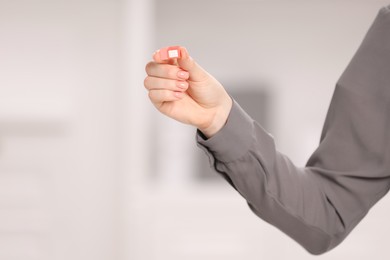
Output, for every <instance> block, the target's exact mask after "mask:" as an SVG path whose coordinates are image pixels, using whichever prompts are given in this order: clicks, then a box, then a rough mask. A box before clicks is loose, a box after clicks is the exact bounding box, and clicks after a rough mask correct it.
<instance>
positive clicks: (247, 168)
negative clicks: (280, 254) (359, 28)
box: [197, 6, 390, 254]
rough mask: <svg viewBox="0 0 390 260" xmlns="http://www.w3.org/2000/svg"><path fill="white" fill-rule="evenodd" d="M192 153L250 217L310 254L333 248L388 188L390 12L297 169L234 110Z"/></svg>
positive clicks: (341, 84) (340, 86)
mask: <svg viewBox="0 0 390 260" xmlns="http://www.w3.org/2000/svg"><path fill="white" fill-rule="evenodd" d="M197 142H198V145H199V146H200V147H201V148H202V149H204V150H205V151H206V153H207V154H208V155H209V157H210V159H211V160H210V161H211V163H212V166H213V167H214V168H215V170H216V171H217V172H219V173H221V174H222V176H224V177H225V178H226V180H228V181H229V183H230V184H231V185H232V186H233V187H234V188H235V189H236V190H237V191H238V192H239V193H240V194H241V195H242V196H243V197H244V198H245V199H246V201H247V202H248V205H249V207H250V208H251V209H252V211H253V212H254V213H255V214H256V215H258V216H259V217H260V218H262V219H263V220H265V221H267V222H268V223H270V224H272V225H274V226H276V227H277V228H279V229H280V230H282V231H283V232H285V233H286V234H287V235H289V236H290V237H291V238H293V239H294V240H295V241H297V242H298V243H299V244H301V245H302V246H303V247H304V248H305V249H306V250H308V251H309V252H310V253H312V254H321V253H324V252H326V251H328V250H330V249H332V248H334V247H335V246H337V245H338V244H339V243H340V242H341V241H343V239H344V238H345V237H346V236H347V235H348V234H349V233H350V232H351V230H352V229H353V228H354V227H355V226H356V225H357V224H358V223H359V221H360V220H361V219H362V218H363V217H364V216H365V215H366V214H367V212H368V211H369V209H370V208H371V207H372V206H373V205H374V204H375V203H376V202H377V201H378V200H379V199H380V198H382V197H383V196H384V195H385V194H386V193H387V191H388V190H389V187H390V6H388V7H384V8H382V9H381V10H380V11H379V14H378V16H377V17H376V19H375V21H374V23H373V24H372V26H371V28H370V30H369V31H368V33H367V35H366V37H365V38H364V40H363V42H362V44H361V46H360V48H359V49H358V51H357V53H356V54H355V56H354V57H353V59H352V61H351V62H350V64H349V65H348V67H347V69H346V70H345V72H344V73H343V74H342V76H341V78H340V79H339V81H338V82H337V85H336V88H335V92H334V95H333V98H332V101H331V105H330V107H329V111H328V114H327V118H326V120H325V124H324V128H323V133H322V136H321V142H320V145H319V147H318V149H317V150H316V151H315V152H314V153H313V155H312V156H311V158H310V159H309V160H308V163H307V165H306V167H304V168H298V167H296V166H294V164H293V163H292V162H291V161H290V160H289V159H288V158H287V157H286V156H285V155H283V154H281V153H279V152H278V151H277V150H276V149H275V144H274V141H273V138H272V137H271V136H270V135H269V134H268V133H267V132H266V131H265V130H264V129H263V128H262V127H261V126H260V125H259V124H257V123H256V122H254V121H253V120H252V119H251V118H250V117H249V116H248V115H247V114H246V113H245V112H244V111H243V110H242V109H241V108H240V106H239V105H238V104H237V103H236V102H234V104H233V107H232V110H231V112H230V115H229V118H228V121H227V123H226V125H225V126H224V127H223V128H222V129H221V130H220V131H219V132H218V133H217V134H216V135H215V136H213V137H212V138H210V139H207V140H206V139H205V138H204V137H203V135H202V134H201V133H200V132H199V131H198V134H197Z"/></svg>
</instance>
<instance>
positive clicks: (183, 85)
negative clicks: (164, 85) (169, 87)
mask: <svg viewBox="0 0 390 260" xmlns="http://www.w3.org/2000/svg"><path fill="white" fill-rule="evenodd" d="M176 85H177V86H178V87H179V88H182V89H186V88H187V83H186V82H183V81H178V82H177V83H176Z"/></svg>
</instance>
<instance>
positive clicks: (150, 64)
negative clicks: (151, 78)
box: [145, 61, 154, 75]
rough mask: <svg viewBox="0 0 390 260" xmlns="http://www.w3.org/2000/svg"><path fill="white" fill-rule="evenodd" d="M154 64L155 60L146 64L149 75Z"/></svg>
mask: <svg viewBox="0 0 390 260" xmlns="http://www.w3.org/2000/svg"><path fill="white" fill-rule="evenodd" d="M153 65H154V62H152V61H150V62H148V63H147V64H146V66H145V71H146V73H147V74H148V75H149V74H150V72H151V69H152V67H153Z"/></svg>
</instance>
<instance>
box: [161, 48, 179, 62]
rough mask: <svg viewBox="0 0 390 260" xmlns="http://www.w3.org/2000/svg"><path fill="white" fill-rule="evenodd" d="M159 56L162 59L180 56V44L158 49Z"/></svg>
mask: <svg viewBox="0 0 390 260" xmlns="http://www.w3.org/2000/svg"><path fill="white" fill-rule="evenodd" d="M160 58H161V59H162V60H169V59H175V58H180V46H170V47H165V48H162V49H160Z"/></svg>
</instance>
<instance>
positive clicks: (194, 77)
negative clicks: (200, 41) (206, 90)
mask: <svg viewBox="0 0 390 260" xmlns="http://www.w3.org/2000/svg"><path fill="white" fill-rule="evenodd" d="M169 48H171V47H165V48H162V49H160V50H157V51H156V52H155V53H154V54H153V60H154V61H155V62H156V63H158V64H166V65H168V64H169V65H171V66H174V67H177V68H181V69H182V70H184V71H187V72H189V79H190V80H191V81H204V80H206V79H207V78H208V77H209V74H208V73H207V72H206V71H205V70H204V69H203V68H202V67H200V66H199V65H198V64H197V63H196V62H195V61H194V59H193V58H191V56H190V55H189V53H188V51H187V49H186V48H184V47H181V46H174V48H175V49H177V50H178V56H177V58H169V57H168V56H167V54H166V52H167V50H168V49H169ZM172 48H173V47H172ZM175 57H176V56H175Z"/></svg>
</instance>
